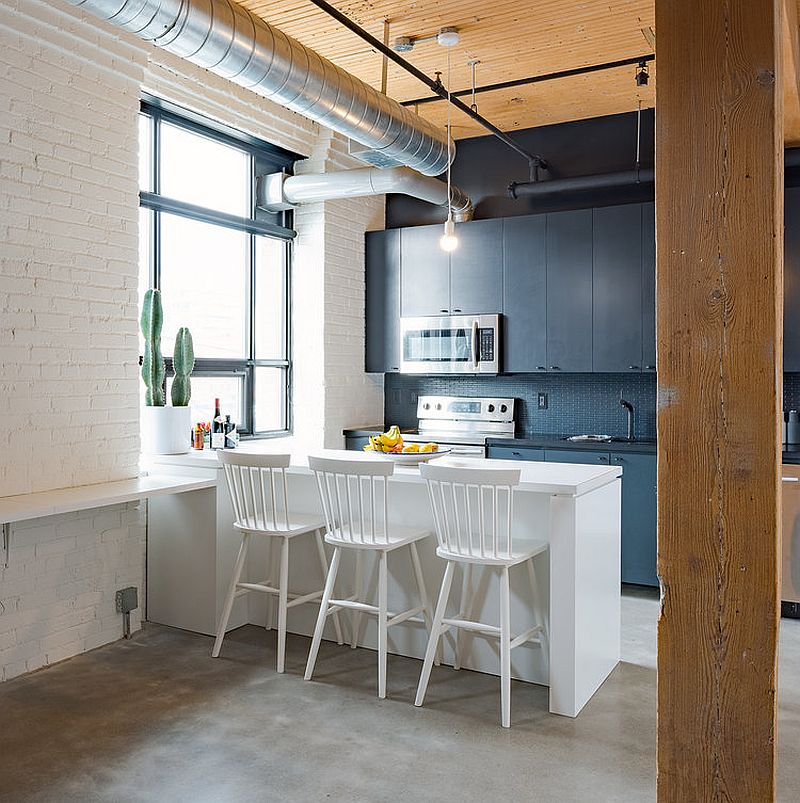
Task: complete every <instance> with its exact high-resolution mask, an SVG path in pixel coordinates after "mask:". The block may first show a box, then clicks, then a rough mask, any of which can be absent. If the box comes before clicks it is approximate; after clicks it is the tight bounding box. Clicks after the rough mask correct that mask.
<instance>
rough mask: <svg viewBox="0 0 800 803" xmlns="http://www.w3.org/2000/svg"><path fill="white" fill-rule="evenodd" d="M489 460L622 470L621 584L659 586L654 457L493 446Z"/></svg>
mask: <svg viewBox="0 0 800 803" xmlns="http://www.w3.org/2000/svg"><path fill="white" fill-rule="evenodd" d="M489 457H493V458H496V459H498V460H534V461H537V460H538V461H541V460H545V461H546V462H548V463H585V464H588V465H598V464H600V465H614V466H622V526H621V530H622V531H621V539H622V582H623V583H635V584H636V585H644V586H658V577H657V575H656V559H657V558H656V456H655V455H654V454H632V453H630V452H598V451H593V450H592V451H590V450H588V449H536V448H533V447H524V446H523V447H512V446H491V447H489Z"/></svg>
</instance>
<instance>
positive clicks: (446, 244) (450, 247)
mask: <svg viewBox="0 0 800 803" xmlns="http://www.w3.org/2000/svg"><path fill="white" fill-rule="evenodd" d="M452 108H453V104H452V103H450V49H449V47H448V50H447V220H445V222H444V234H443V235H442V237H441V239H440V240H439V247H440V248H441V249H442V251H455V250H456V248H458V237H456V224H455V221H454V220H453V204H452V196H451V195H450V162H452V161H453V151H452V148H453V136H452V127H453V126H452V119H451V112H452Z"/></svg>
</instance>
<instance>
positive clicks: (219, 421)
mask: <svg viewBox="0 0 800 803" xmlns="http://www.w3.org/2000/svg"><path fill="white" fill-rule="evenodd" d="M211 448H212V449H224V448H225V421H224V419H223V418H222V413H220V410H219V399H214V418H213V420H212V421H211Z"/></svg>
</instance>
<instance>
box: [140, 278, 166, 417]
mask: <svg viewBox="0 0 800 803" xmlns="http://www.w3.org/2000/svg"><path fill="white" fill-rule="evenodd" d="M163 323H164V312H163V310H162V308H161V293H160V292H159V291H158V290H148V291H147V292H146V293H145V296H144V304H143V305H142V318H141V327H142V335H144V359H143V360H142V379H143V380H144V384H145V386H146V387H147V394H146V395H145V404H146V405H147V406H148V407H163V406H164V405H165V404H166V403H167V400H166V398H165V394H164V374H165V367H164V357H163V356H162V354H161V327H162V325H163Z"/></svg>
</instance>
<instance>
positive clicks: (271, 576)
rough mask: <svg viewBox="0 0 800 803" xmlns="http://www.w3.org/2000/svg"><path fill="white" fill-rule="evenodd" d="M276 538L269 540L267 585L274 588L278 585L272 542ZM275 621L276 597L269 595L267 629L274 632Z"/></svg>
mask: <svg viewBox="0 0 800 803" xmlns="http://www.w3.org/2000/svg"><path fill="white" fill-rule="evenodd" d="M274 540H275V539H274V538H268V539H267V585H268V586H272V587H273V588H274V587H275V586H276V585H277V583H276V581H275V566H274V555H273V552H274V550H273V548H272V542H273V541H274ZM274 621H275V595H274V594H267V623H266V629H267V630H272V623H273V622H274Z"/></svg>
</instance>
